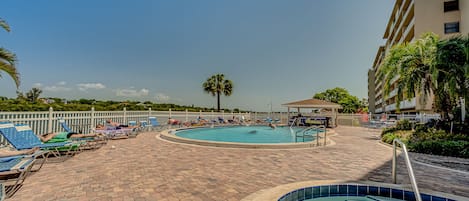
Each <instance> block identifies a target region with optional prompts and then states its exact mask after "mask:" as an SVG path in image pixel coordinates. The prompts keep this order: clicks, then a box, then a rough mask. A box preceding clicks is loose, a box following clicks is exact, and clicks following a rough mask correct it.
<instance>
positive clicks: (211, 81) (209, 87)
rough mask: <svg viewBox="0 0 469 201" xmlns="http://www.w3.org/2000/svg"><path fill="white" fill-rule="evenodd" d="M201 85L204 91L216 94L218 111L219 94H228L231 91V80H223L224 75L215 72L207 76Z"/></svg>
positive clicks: (218, 108)
mask: <svg viewBox="0 0 469 201" xmlns="http://www.w3.org/2000/svg"><path fill="white" fill-rule="evenodd" d="M202 87H203V89H204V91H205V92H207V93H209V94H212V96H217V110H218V111H220V94H223V95H225V96H230V95H231V94H232V93H233V82H232V81H231V80H225V75H223V74H216V75H212V76H211V77H209V78H208V79H207V80H206V81H205V82H204V83H203V84H202Z"/></svg>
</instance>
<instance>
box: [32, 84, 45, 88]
mask: <svg viewBox="0 0 469 201" xmlns="http://www.w3.org/2000/svg"><path fill="white" fill-rule="evenodd" d="M42 86H43V85H42V84H41V83H34V84H33V88H42Z"/></svg>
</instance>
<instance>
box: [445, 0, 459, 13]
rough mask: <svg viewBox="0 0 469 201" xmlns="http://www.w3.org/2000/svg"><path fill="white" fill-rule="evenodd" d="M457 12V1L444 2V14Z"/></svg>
mask: <svg viewBox="0 0 469 201" xmlns="http://www.w3.org/2000/svg"><path fill="white" fill-rule="evenodd" d="M453 10H459V0H454V1H447V2H445V12H449V11H453Z"/></svg>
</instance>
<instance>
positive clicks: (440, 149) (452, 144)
mask: <svg viewBox="0 0 469 201" xmlns="http://www.w3.org/2000/svg"><path fill="white" fill-rule="evenodd" d="M409 148H410V150H411V151H415V152H419V153H426V154H436V155H443V156H454V157H462V158H469V141H462V140H459V141H450V140H427V141H420V142H413V143H410V144H409Z"/></svg>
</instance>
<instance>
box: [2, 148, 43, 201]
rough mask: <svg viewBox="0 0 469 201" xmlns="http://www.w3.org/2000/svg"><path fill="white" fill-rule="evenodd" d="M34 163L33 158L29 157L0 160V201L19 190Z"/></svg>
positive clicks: (20, 156) (3, 158) (21, 156)
mask: <svg viewBox="0 0 469 201" xmlns="http://www.w3.org/2000/svg"><path fill="white" fill-rule="evenodd" d="M35 162H36V159H35V157H33V156H29V155H19V156H12V157H2V158H0V183H1V185H2V187H1V188H2V189H1V190H2V192H1V193H2V194H1V196H2V197H0V200H2V199H3V198H9V197H11V196H13V195H14V194H15V193H16V191H18V190H19V188H20V187H21V185H22V184H23V182H24V180H25V179H26V177H27V176H28V175H29V173H30V172H31V169H32V167H33V165H34V163H35Z"/></svg>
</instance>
